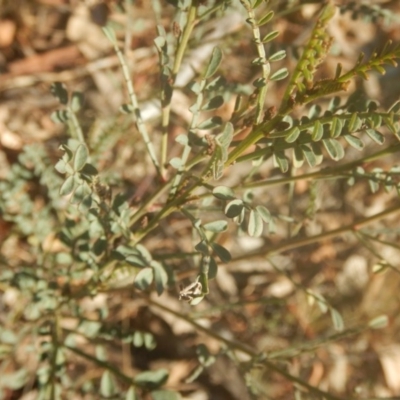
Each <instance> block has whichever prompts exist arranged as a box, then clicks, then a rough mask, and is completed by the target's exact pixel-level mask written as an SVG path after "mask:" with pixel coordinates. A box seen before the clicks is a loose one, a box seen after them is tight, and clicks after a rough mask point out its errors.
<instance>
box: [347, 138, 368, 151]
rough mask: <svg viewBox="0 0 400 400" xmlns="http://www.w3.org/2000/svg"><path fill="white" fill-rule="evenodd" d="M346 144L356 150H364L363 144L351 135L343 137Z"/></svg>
mask: <svg viewBox="0 0 400 400" xmlns="http://www.w3.org/2000/svg"><path fill="white" fill-rule="evenodd" d="M344 138H345V140H346V142H347V143H348V144H349V145H350V146H351V147H354V148H355V149H357V150H360V151H361V150H362V149H363V148H364V143H363V142H362V140H361V139H359V138H358V137H356V136H353V135H344Z"/></svg>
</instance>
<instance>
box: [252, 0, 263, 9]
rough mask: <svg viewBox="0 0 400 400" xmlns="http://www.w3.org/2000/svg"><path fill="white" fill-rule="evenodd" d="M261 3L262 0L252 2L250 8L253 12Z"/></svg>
mask: <svg viewBox="0 0 400 400" xmlns="http://www.w3.org/2000/svg"><path fill="white" fill-rule="evenodd" d="M263 1H264V0H253V2H252V6H251V7H252V8H253V10H255V9H256V8H257V7H259V6H260V5H261V3H262V2H263Z"/></svg>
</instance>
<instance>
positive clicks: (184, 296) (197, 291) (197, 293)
mask: <svg viewBox="0 0 400 400" xmlns="http://www.w3.org/2000/svg"><path fill="white" fill-rule="evenodd" d="M202 288H203V287H202V286H201V283H200V282H199V281H196V282H193V283H191V284H190V285H188V286H186V287H185V288H183V289H181V291H180V292H179V300H185V301H189V302H190V301H192V300H193V299H195V298H197V297H201V296H203V293H202Z"/></svg>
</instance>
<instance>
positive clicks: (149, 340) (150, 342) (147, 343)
mask: <svg viewBox="0 0 400 400" xmlns="http://www.w3.org/2000/svg"><path fill="white" fill-rule="evenodd" d="M143 341H144V347H145V348H146V349H147V350H154V349H155V348H156V347H157V342H156V340H155V339H154V336H153V335H152V334H151V333H149V332H145V333H144V334H143Z"/></svg>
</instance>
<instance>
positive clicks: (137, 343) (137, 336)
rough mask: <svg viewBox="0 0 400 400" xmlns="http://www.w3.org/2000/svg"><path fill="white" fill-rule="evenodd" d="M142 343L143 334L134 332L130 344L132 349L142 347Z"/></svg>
mask: <svg viewBox="0 0 400 400" xmlns="http://www.w3.org/2000/svg"><path fill="white" fill-rule="evenodd" d="M143 343H144V334H143V332H140V331H136V332H135V333H134V334H133V340H132V344H133V346H134V347H142V346H143Z"/></svg>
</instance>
